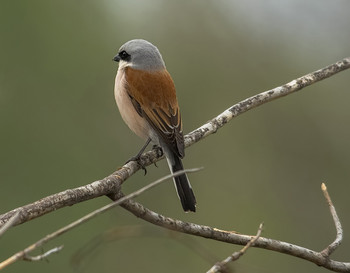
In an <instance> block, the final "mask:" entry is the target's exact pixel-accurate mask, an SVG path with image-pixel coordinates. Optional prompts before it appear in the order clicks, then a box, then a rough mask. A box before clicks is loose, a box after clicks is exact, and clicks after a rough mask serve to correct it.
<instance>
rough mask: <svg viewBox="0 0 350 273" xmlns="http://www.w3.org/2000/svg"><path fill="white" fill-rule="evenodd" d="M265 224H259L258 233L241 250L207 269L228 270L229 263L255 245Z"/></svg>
mask: <svg viewBox="0 0 350 273" xmlns="http://www.w3.org/2000/svg"><path fill="white" fill-rule="evenodd" d="M263 225H264V224H263V223H261V224H260V225H259V228H258V232H257V233H256V235H255V236H253V237H252V238H251V240H250V241H249V242H248V244H246V245H245V246H244V247H243V248H242V249H241V250H240V251H236V252H234V253H232V254H231V255H230V256H228V257H227V258H226V259H225V260H223V261H221V262H219V263H216V264H215V265H214V266H213V267H212V268H210V269H209V270H208V271H207V273H215V272H225V271H226V269H225V268H226V267H227V264H228V263H230V262H233V261H236V260H238V259H239V258H240V257H241V256H243V255H244V253H245V252H246V251H247V250H248V248H250V247H251V246H253V245H254V243H255V242H256V240H258V239H259V237H260V235H261V232H262V229H263Z"/></svg>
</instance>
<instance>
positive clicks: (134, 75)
mask: <svg viewBox="0 0 350 273" xmlns="http://www.w3.org/2000/svg"><path fill="white" fill-rule="evenodd" d="M113 60H114V61H116V62H119V68H118V72H117V76H116V79H115V89H114V92H115V99H116V102H117V105H118V108H119V111H120V114H121V116H122V118H123V120H124V121H125V123H126V124H127V125H128V126H129V128H130V129H131V130H132V131H133V132H134V133H135V134H136V135H138V136H139V137H141V138H143V139H145V140H146V144H145V146H144V147H143V148H142V149H141V151H140V152H139V153H138V155H137V156H136V157H134V158H133V159H135V160H138V159H139V157H140V155H141V154H142V152H143V151H144V150H145V148H146V147H147V145H148V144H149V143H150V142H151V141H152V142H153V143H154V144H156V145H158V146H160V147H161V148H162V150H163V152H164V154H165V156H166V159H167V161H168V164H169V168H170V171H171V173H174V172H177V171H179V170H183V165H182V161H181V158H183V157H184V156H185V146H184V138H183V132H182V121H181V114H180V109H179V105H178V103H177V99H176V91H175V86H174V82H173V80H172V78H171V76H170V74H169V72H168V71H167V70H166V68H165V63H164V61H163V58H162V55H161V54H160V52H159V50H158V48H157V47H156V46H154V45H153V44H151V43H150V42H147V41H145V40H142V39H136V40H131V41H128V42H126V43H125V44H124V45H122V46H121V48H120V49H119V51H118V54H117V55H116V56H115V57H114V58H113ZM174 183H175V187H176V190H177V194H178V196H179V198H180V200H181V204H182V207H183V209H184V211H193V212H195V211H196V198H195V196H194V194H193V191H192V187H191V184H190V182H189V180H188V178H187V175H186V174H182V175H180V176H177V177H174Z"/></svg>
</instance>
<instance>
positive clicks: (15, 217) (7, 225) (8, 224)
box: [0, 211, 20, 237]
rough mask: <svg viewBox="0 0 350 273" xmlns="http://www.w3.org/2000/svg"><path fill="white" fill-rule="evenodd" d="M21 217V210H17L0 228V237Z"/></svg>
mask: <svg viewBox="0 0 350 273" xmlns="http://www.w3.org/2000/svg"><path fill="white" fill-rule="evenodd" d="M19 218H20V212H19V211H17V212H16V213H15V214H14V215H13V216H12V217H11V218H10V219H9V220H8V221H7V222H6V223H5V225H3V226H2V227H1V228H0V237H1V236H2V235H3V234H4V233H5V232H6V231H7V230H8V229H9V228H10V227H12V226H14V225H16V224H17V221H18V220H19Z"/></svg>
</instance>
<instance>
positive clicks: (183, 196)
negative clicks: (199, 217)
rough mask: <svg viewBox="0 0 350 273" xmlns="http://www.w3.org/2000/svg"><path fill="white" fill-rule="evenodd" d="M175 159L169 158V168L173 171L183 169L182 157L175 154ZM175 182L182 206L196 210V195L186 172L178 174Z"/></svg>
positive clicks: (186, 209) (185, 209)
mask: <svg viewBox="0 0 350 273" xmlns="http://www.w3.org/2000/svg"><path fill="white" fill-rule="evenodd" d="M172 159H173V160H169V159H168V158H167V160H168V164H169V168H170V171H171V172H172V173H175V172H178V171H181V170H183V169H184V168H183V165H182V162H181V159H180V158H179V157H178V156H176V155H174V156H173V158H172ZM173 180H174V184H175V187H176V191H177V195H178V196H179V198H180V201H181V204H182V208H183V210H184V211H193V212H195V211H196V197H195V196H194V193H193V190H192V187H191V184H190V181H189V180H188V178H187V175H186V174H182V175H178V176H176V177H174V179H173Z"/></svg>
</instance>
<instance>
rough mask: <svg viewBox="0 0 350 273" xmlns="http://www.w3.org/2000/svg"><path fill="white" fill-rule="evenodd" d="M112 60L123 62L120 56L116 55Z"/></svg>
mask: <svg viewBox="0 0 350 273" xmlns="http://www.w3.org/2000/svg"><path fill="white" fill-rule="evenodd" d="M112 60H113V61H115V62H117V63H118V62H119V61H120V60H121V59H120V56H119V54H118V55H115V56H114V58H113V59H112Z"/></svg>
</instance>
